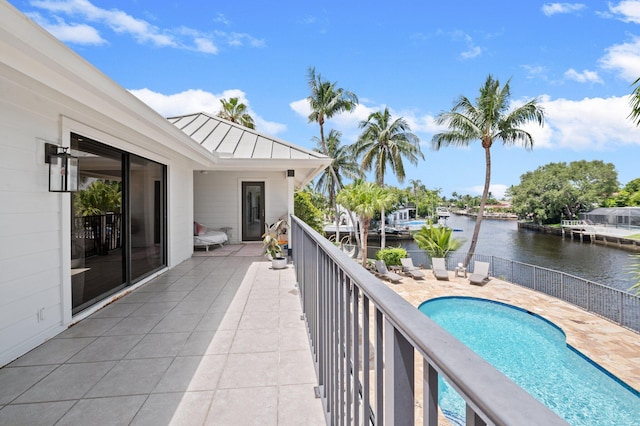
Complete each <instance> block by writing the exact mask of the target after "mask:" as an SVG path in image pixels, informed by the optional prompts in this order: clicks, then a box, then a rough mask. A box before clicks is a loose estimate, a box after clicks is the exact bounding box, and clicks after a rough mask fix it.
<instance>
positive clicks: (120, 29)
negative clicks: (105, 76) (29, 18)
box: [31, 0, 265, 54]
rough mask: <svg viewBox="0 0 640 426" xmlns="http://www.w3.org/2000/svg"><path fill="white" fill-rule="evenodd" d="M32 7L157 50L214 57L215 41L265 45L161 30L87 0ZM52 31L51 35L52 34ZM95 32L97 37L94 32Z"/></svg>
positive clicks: (237, 36) (48, 0) (46, 1)
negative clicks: (151, 46) (150, 45)
mask: <svg viewBox="0 0 640 426" xmlns="http://www.w3.org/2000/svg"><path fill="white" fill-rule="evenodd" d="M31 5H32V6H33V7H36V8H39V9H42V10H45V11H47V12H49V13H50V14H51V15H52V16H51V18H50V19H49V20H53V21H61V20H62V19H61V18H60V17H59V16H58V15H67V16H68V17H72V18H74V19H77V20H86V21H88V22H91V23H95V24H100V25H105V26H106V27H108V28H109V29H111V30H112V31H114V32H115V33H118V34H128V35H130V36H132V37H133V38H134V39H135V40H136V41H137V42H138V43H141V44H144V43H150V44H152V45H154V46H157V47H171V48H176V49H185V50H193V51H197V52H201V53H206V54H216V53H218V51H219V49H218V44H217V39H221V43H225V44H226V45H228V46H244V45H249V46H251V47H258V48H259V47H264V46H265V42H264V40H261V39H257V38H255V37H252V36H251V35H249V34H245V33H227V32H223V31H217V32H215V33H206V32H203V31H199V30H196V29H193V28H186V27H179V28H175V29H167V28H160V27H158V26H155V25H152V24H151V23H149V22H148V21H146V20H144V19H139V18H136V17H134V16H131V15H129V14H128V13H126V12H124V11H122V10H118V9H115V8H114V9H103V8H100V7H97V6H95V5H93V4H92V3H91V2H90V1H89V0H35V1H32V2H31ZM215 21H216V22H219V23H221V24H223V25H229V24H230V22H229V21H228V20H227V19H226V18H225V17H224V15H218V16H217V18H216V19H215ZM68 27H70V28H76V29H78V30H84V31H85V32H86V31H87V29H86V28H85V27H87V25H86V24H79V23H73V24H69V25H68ZM45 28H46V27H45ZM87 28H91V27H87ZM54 29H55V28H54ZM51 32H52V33H53V31H51ZM95 32H96V34H97V30H95ZM54 35H56V34H54ZM63 35H65V36H66V39H65V40H64V41H70V42H74V39H75V38H80V35H77V36H72V35H69V34H68V33H66V34H63ZM85 37H86V36H85ZM61 40H62V39H61Z"/></svg>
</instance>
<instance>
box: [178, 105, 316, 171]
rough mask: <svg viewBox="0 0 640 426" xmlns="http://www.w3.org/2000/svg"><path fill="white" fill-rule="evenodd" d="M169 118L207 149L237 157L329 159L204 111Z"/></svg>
mask: <svg viewBox="0 0 640 426" xmlns="http://www.w3.org/2000/svg"><path fill="white" fill-rule="evenodd" d="M168 120H169V121H170V122H171V123H173V124H174V125H175V126H176V127H178V128H179V129H180V130H182V131H183V132H184V133H186V134H187V135H189V136H190V137H191V139H193V140H194V141H196V142H198V143H199V144H200V145H202V146H203V147H205V148H206V149H207V150H209V151H211V152H213V153H218V154H219V155H220V157H222V158H227V157H232V158H237V159H290V160H301V159H327V158H328V157H327V156H325V155H322V154H320V153H318V152H315V151H310V150H307V149H305V148H302V147H299V146H295V145H292V144H290V143H288V142H285V141H283V140H280V139H276V138H274V137H271V136H267V135H265V134H262V133H259V132H257V131H255V130H252V129H249V128H247V127H244V126H241V125H239V124H236V123H232V122H231V121H228V120H225V119H223V118H220V117H215V116H212V115H209V114H206V113H204V112H200V113H196V114H189V115H181V116H178V117H169V118H168Z"/></svg>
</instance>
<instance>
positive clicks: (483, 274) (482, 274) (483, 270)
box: [469, 260, 489, 285]
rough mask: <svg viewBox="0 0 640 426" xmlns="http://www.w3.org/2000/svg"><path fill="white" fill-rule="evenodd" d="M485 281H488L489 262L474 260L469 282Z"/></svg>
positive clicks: (479, 282) (479, 283)
mask: <svg viewBox="0 0 640 426" xmlns="http://www.w3.org/2000/svg"><path fill="white" fill-rule="evenodd" d="M487 281H489V263H488V262H478V261H477V260H476V261H475V263H474V264H473V274H471V275H470V276H469V283H470V284H476V285H482V284H484V283H486V282H487Z"/></svg>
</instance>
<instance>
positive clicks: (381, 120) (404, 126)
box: [353, 107, 424, 248]
mask: <svg viewBox="0 0 640 426" xmlns="http://www.w3.org/2000/svg"><path fill="white" fill-rule="evenodd" d="M360 128H361V129H364V130H363V132H362V134H361V135H360V137H359V138H358V141H357V142H356V143H355V145H354V148H353V150H354V152H355V154H356V155H357V156H360V155H362V168H363V169H364V170H366V171H369V170H371V167H372V166H374V165H375V177H376V183H377V184H378V185H380V186H384V175H385V172H386V169H387V166H390V167H391V170H392V171H393V173H394V174H395V175H396V177H397V178H398V182H400V183H402V182H404V178H405V171H404V163H403V157H404V158H406V159H407V160H409V162H410V163H411V164H413V165H414V166H415V165H417V164H418V159H420V158H421V159H423V160H424V154H422V151H421V150H420V140H419V139H418V137H417V136H416V135H414V134H413V133H411V128H410V127H409V124H408V123H407V121H406V120H405V119H404V118H402V117H399V118H396V119H395V120H392V117H391V113H390V112H389V107H385V109H384V111H377V112H373V113H371V114H369V117H368V118H367V120H366V121H362V122H360ZM381 215H382V218H381V219H382V220H381V225H380V228H381V232H382V233H381V240H380V247H381V248H384V246H385V237H386V236H385V229H384V228H385V217H384V210H382V212H381Z"/></svg>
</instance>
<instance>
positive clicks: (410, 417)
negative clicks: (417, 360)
mask: <svg viewBox="0 0 640 426" xmlns="http://www.w3.org/2000/svg"><path fill="white" fill-rule="evenodd" d="M384 335H385V351H384V353H385V356H384V359H385V363H384V364H385V370H384V392H385V402H386V404H385V409H384V418H385V423H386V424H388V425H394V426H401V425H413V424H414V417H415V414H414V410H415V402H414V394H415V392H414V388H415V385H414V383H415V379H414V377H415V376H414V369H415V367H414V360H413V358H414V352H413V346H411V344H410V343H409V342H408V341H407V339H406V338H405V337H404V336H403V335H402V333H400V332H399V331H398V330H397V329H396V328H395V327H394V326H393V324H391V322H389V321H388V320H386V321H385V324H384Z"/></svg>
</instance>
